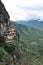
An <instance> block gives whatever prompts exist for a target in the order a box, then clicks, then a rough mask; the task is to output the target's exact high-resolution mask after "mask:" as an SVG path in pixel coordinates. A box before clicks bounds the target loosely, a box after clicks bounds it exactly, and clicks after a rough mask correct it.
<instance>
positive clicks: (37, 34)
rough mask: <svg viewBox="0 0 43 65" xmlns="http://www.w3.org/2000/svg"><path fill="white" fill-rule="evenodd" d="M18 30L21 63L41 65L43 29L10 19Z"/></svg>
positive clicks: (42, 64)
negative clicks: (21, 54)
mask: <svg viewBox="0 0 43 65" xmlns="http://www.w3.org/2000/svg"><path fill="white" fill-rule="evenodd" d="M11 25H12V26H13V27H14V29H16V30H17V31H18V32H19V37H20V40H19V43H20V47H21V49H22V50H23V57H22V59H21V60H20V61H21V64H22V65H25V64H26V65H43V62H42V61H43V31H42V30H39V29H36V28H32V27H31V26H26V25H24V24H18V23H16V22H12V21H11Z"/></svg>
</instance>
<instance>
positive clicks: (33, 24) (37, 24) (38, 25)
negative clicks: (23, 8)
mask: <svg viewBox="0 0 43 65" xmlns="http://www.w3.org/2000/svg"><path fill="white" fill-rule="evenodd" d="M17 23H18V24H24V25H27V26H28V25H29V26H31V27H33V28H37V29H40V30H43V21H39V20H29V21H17Z"/></svg>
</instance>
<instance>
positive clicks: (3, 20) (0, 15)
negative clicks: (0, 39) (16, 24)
mask: <svg viewBox="0 0 43 65" xmlns="http://www.w3.org/2000/svg"><path fill="white" fill-rule="evenodd" d="M9 18H10V16H9V14H8V12H7V11H6V9H5V7H4V4H3V3H2V2H1V0H0V35H2V36H4V37H5V41H6V42H12V41H13V38H14V36H15V35H16V33H15V32H14V29H13V28H12V27H11V26H10V21H9Z"/></svg>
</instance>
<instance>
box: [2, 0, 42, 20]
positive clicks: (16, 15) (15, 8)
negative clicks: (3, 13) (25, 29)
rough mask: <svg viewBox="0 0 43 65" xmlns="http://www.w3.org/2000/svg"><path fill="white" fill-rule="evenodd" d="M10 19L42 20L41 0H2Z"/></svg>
mask: <svg viewBox="0 0 43 65" xmlns="http://www.w3.org/2000/svg"><path fill="white" fill-rule="evenodd" d="M2 2H3V3H4V4H5V7H6V9H7V11H8V12H9V15H10V19H11V20H31V19H40V20H43V0H2Z"/></svg>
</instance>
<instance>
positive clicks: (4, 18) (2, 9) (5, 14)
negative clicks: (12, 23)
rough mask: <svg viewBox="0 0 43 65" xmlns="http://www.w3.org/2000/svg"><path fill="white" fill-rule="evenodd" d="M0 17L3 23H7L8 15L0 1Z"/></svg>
mask: <svg viewBox="0 0 43 65" xmlns="http://www.w3.org/2000/svg"><path fill="white" fill-rule="evenodd" d="M0 15H2V16H3V20H4V21H5V22H7V21H8V19H9V18H10V16H9V14H8V12H7V11H6V9H5V6H4V4H3V3H2V2H1V0H0Z"/></svg>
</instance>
